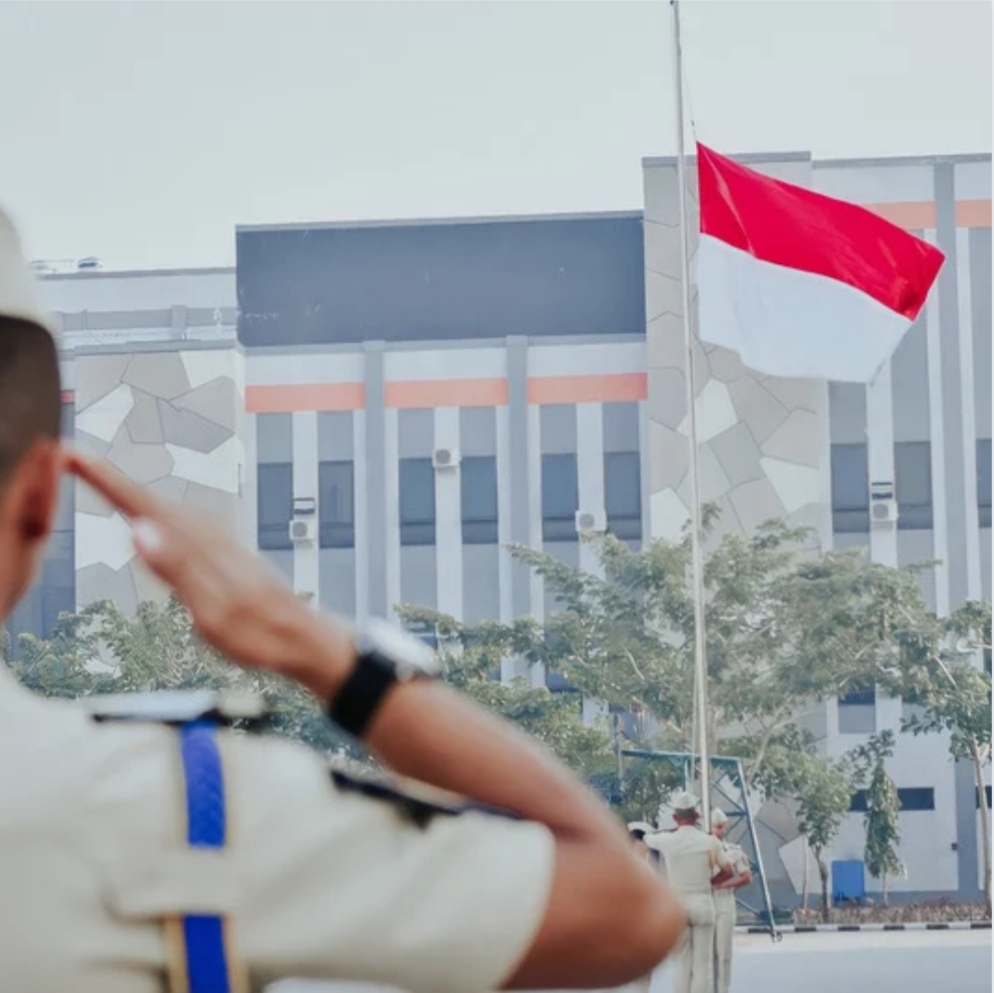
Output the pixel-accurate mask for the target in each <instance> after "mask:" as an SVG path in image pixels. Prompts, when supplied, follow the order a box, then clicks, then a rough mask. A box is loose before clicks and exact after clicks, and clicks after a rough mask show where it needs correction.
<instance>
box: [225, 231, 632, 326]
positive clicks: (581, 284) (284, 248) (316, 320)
mask: <svg viewBox="0 0 994 993" xmlns="http://www.w3.org/2000/svg"><path fill="white" fill-rule="evenodd" d="M236 251H237V258H238V266H237V282H238V303H239V321H238V337H239V340H240V341H242V342H244V343H245V344H247V345H293V344H302V343H305V342H306V343H317V342H358V341H371V340H376V341H380V340H382V341H410V340H422V341H423V340H444V339H465V338H499V337H503V336H505V335H507V334H521V335H532V336H535V335H585V334H644V332H645V293H644V286H645V280H644V253H643V246H642V218H641V216H640V215H639V214H634V213H632V214H623V215H617V214H616V215H610V214H604V215H592V216H587V217H566V216H562V217H544V218H534V219H520V218H519V219H510V218H508V219H503V220H490V221H471V222H434V223H407V224H404V223H394V224H380V225H365V226H354V227H320V226H314V227H302V228H294V229H283V230H273V229H269V230H248V231H240V232H238V233H237V235H236Z"/></svg>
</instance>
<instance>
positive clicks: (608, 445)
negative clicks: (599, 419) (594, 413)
mask: <svg viewBox="0 0 994 993" xmlns="http://www.w3.org/2000/svg"><path fill="white" fill-rule="evenodd" d="M601 410H602V411H603V418H604V451H605V452H637V451H638V450H639V405H638V404H637V403H605V404H604V405H603V406H602V408H601Z"/></svg>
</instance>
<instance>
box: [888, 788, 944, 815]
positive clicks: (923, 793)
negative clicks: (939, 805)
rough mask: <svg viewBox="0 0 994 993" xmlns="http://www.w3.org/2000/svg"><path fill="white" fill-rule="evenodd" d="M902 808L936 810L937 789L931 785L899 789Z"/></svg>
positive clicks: (898, 794)
mask: <svg viewBox="0 0 994 993" xmlns="http://www.w3.org/2000/svg"><path fill="white" fill-rule="evenodd" d="M897 798H898V800H900V801H901V810H935V790H934V789H932V787H931V786H915V787H912V788H911V789H904V790H898V791H897Z"/></svg>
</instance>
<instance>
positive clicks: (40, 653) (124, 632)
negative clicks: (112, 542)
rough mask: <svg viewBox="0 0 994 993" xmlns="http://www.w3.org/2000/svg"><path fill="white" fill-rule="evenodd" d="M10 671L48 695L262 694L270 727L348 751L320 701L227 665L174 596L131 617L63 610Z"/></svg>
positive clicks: (107, 606)
mask: <svg viewBox="0 0 994 993" xmlns="http://www.w3.org/2000/svg"><path fill="white" fill-rule="evenodd" d="M18 648H19V651H18V652H17V658H16V659H15V660H14V661H13V662H12V664H11V668H12V670H13V671H14V674H15V675H16V676H17V677H18V678H19V679H20V681H21V682H22V683H24V685H26V686H27V687H29V688H30V689H33V690H35V691H36V692H38V693H41V694H43V695H45V696H57V697H73V698H75V697H83V696H91V695H94V694H99V693H134V692H152V691H156V690H195V689H218V690H239V691H243V692H249V693H258V694H262V695H265V696H266V697H267V698H268V699H269V700H270V701H271V703H272V704H273V707H274V713H273V717H272V720H271V723H270V727H271V729H272V730H273V731H275V732H276V733H277V734H283V735H286V736H287V737H291V738H295V739H297V740H300V741H303V742H305V743H306V744H309V745H311V746H312V747H313V748H316V749H318V750H319V751H321V752H325V753H328V754H330V753H332V752H343V751H346V752H351V753H353V754H357V752H356V749H355V746H354V745H353V743H352V742H351V741H350V740H349V739H347V738H345V736H343V735H340V734H339V733H338V732H337V731H336V730H335V728H334V727H333V726H332V725H331V724H330V723H329V722H328V720H327V718H325V716H324V714H323V713H322V710H321V708H320V706H319V705H318V703H317V701H316V700H315V699H314V698H313V697H312V696H311V695H310V694H309V693H307V691H306V690H304V689H302V688H301V687H299V686H298V685H297V684H295V683H291V682H289V681H287V680H282V679H279V678H277V677H275V676H270V675H268V674H266V673H261V672H255V671H248V670H244V669H241V668H239V667H237V666H234V665H231V664H230V663H228V662H227V661H225V660H224V659H223V658H221V656H220V655H218V654H217V653H216V652H215V651H214V650H213V649H212V648H210V647H209V646H208V645H206V644H205V643H204V642H203V641H201V640H200V638H198V637H197V635H196V633H195V632H194V630H193V628H192V625H191V623H190V617H189V614H188V613H187V611H186V608H184V607H183V606H182V605H181V604H180V603H179V602H178V601H177V600H175V599H169V600H167V601H165V602H164V603H153V602H151V601H147V602H145V603H142V604H140V605H139V607H138V610H137V611H136V613H135V614H134V616H131V617H128V616H126V615H125V614H123V613H122V612H121V611H120V610H118V609H117V607H115V606H114V604H113V603H110V602H109V601H105V602H102V603H94V604H91V605H90V606H88V607H87V608H86V609H85V610H83V611H81V612H80V613H78V614H64V615H62V617H60V619H59V621H58V622H57V624H56V627H55V631H54V632H53V634H52V637H51V638H50V639H49V640H48V641H42V640H40V639H38V638H35V637H33V636H31V635H22V636H21V637H20V638H19V639H18Z"/></svg>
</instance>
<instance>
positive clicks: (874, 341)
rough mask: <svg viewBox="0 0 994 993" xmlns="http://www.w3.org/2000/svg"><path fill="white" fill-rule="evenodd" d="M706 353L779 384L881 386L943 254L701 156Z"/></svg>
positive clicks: (875, 220) (856, 213)
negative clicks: (719, 349)
mask: <svg viewBox="0 0 994 993" xmlns="http://www.w3.org/2000/svg"><path fill="white" fill-rule="evenodd" d="M697 171H698V180H699V186H700V202H701V239H700V247H699V248H698V253H697V285H698V314H699V333H700V338H701V340H702V341H706V342H708V343H709V344H712V345H721V346H723V347H724V348H730V349H733V350H734V351H736V352H738V353H739V356H740V357H741V359H742V361H743V363H744V364H745V365H747V366H748V367H749V368H751V369H754V370H756V371H757V372H762V373H766V374H767V375H771V376H790V377H794V376H796V377H804V378H817V379H830V380H838V381H842V382H857V383H866V382H870V381H871V380H872V379H873V378H874V376H875V375H876V374H877V372H878V371H879V370H880V367H881V366H882V365H883V364H884V363H885V362H886V361H887V359H888V358H889V357H890V356H891V355H892V354H893V352H894V350H895V349H896V348H897V346H898V344H899V343H900V341H901V338H902V337H903V335H904V333H905V331H907V330H908V328H909V327H910V326H911V324H912V323H913V321H914V320H915V318H916V317H917V316H918V312H919V311H920V310H921V309H922V307H923V306H924V304H925V298H926V297H927V296H928V291H929V289H930V288H931V286H932V284H933V283H934V282H935V278H936V276H937V275H938V274H939V269H941V268H942V263H943V260H944V256H943V254H942V253H941V252H940V251H939V250H938V249H937V248H935V247H934V246H932V245H930V244H928V242H925V241H922V240H921V239H920V238H916V237H914V236H913V235H911V234H909V233H908V232H907V231H904V230H903V229H901V228H899V227H897V226H896V225H894V224H891V223H890V221H885V220H884V219H883V218H882V217H879V216H878V215H877V214H874V213H873V212H872V211H869V210H866V209H865V208H864V207H858V206H856V205H855V204H851V203H846V202H844V201H842V200H834V199H832V198H831V197H827V196H824V195H822V194H820V193H813V192H812V191H811V190H806V189H803V188H802V187H799V186H793V185H791V184H790V183H784V182H780V181H779V180H776V179H770V178H769V177H768V176H763V175H761V174H760V173H758V172H755V171H754V170H752V169H747V168H746V167H745V166H741V165H739V164H737V163H735V162H733V161H731V159H727V158H725V157H724V156H722V155H718V154H716V153H715V152H712V151H711V150H710V149H709V148H705V147H704V146H703V145H698V146H697Z"/></svg>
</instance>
